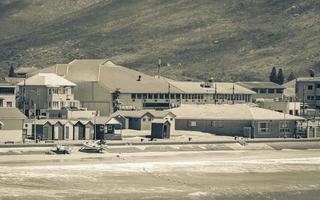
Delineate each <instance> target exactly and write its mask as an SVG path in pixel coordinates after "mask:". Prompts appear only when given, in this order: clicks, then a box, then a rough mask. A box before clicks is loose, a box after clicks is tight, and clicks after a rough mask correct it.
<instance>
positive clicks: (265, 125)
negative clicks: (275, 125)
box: [259, 122, 270, 133]
mask: <svg viewBox="0 0 320 200" xmlns="http://www.w3.org/2000/svg"><path fill="white" fill-rule="evenodd" d="M269 132H270V123H269V122H259V133H269Z"/></svg>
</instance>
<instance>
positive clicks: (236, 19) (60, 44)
mask: <svg viewBox="0 0 320 200" xmlns="http://www.w3.org/2000/svg"><path fill="white" fill-rule="evenodd" d="M319 13H320V1H319V0H242V1H235V0H199V1H194V0H170V1H169V0H141V1H136V0H113V1H111V0H54V1H42V0H1V1H0V66H1V70H2V72H1V73H7V72H8V70H9V66H10V65H13V66H30V65H33V66H38V67H45V66H48V65H51V64H54V63H67V62H69V61H71V60H73V59H75V58H79V59H80V58H109V59H111V60H113V61H114V62H116V63H118V64H121V65H124V66H128V67H131V68H135V69H138V70H141V71H144V72H147V73H149V74H155V73H156V66H157V62H158V58H159V57H161V59H162V63H164V64H167V63H169V65H168V66H167V65H166V66H165V67H162V70H161V71H162V74H163V75H166V76H169V77H171V78H179V79H189V78H192V79H204V78H208V77H211V76H212V77H214V79H215V80H268V76H269V74H270V71H271V68H272V67H273V66H276V67H277V68H282V69H283V70H284V74H285V75H286V76H287V75H289V74H290V73H291V72H295V74H296V76H300V75H307V70H308V69H313V70H314V71H315V72H316V73H317V72H319V71H320V52H319V47H320V34H319V32H320V25H319V24H320V15H319Z"/></svg>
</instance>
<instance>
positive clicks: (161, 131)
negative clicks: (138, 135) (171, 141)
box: [151, 119, 171, 139]
mask: <svg viewBox="0 0 320 200" xmlns="http://www.w3.org/2000/svg"><path fill="white" fill-rule="evenodd" d="M170 126H171V124H170V122H169V121H168V120H167V119H154V120H152V125H151V138H159V139H165V138H170V134H171V127H170Z"/></svg>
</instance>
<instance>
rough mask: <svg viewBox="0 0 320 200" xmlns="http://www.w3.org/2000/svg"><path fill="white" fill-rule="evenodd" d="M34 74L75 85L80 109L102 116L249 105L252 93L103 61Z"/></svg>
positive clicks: (60, 66)
mask: <svg viewBox="0 0 320 200" xmlns="http://www.w3.org/2000/svg"><path fill="white" fill-rule="evenodd" d="M36 73H56V74H58V75H60V76H62V77H64V78H65V79H67V80H69V81H71V82H73V83H76V84H77V87H75V89H74V94H75V98H76V99H78V100H79V101H80V102H81V105H82V107H86V108H88V109H89V110H99V111H100V115H103V116H109V115H110V114H112V113H113V112H115V111H117V110H142V109H147V110H149V109H169V108H172V107H175V106H178V105H179V104H181V103H182V102H183V103H212V102H216V101H218V102H221V103H225V102H235V101H236V102H238V101H239V102H250V101H251V96H252V94H255V92H253V91H250V90H248V89H246V88H244V87H242V86H239V85H237V84H233V83H212V81H211V82H209V81H208V83H201V82H179V81H172V80H170V79H166V78H161V77H153V76H149V75H146V74H144V73H141V72H139V71H135V70H132V69H129V68H126V67H122V66H119V65H116V64H114V63H113V62H111V61H110V60H105V59H101V60H98V59H97V60H74V61H72V62H70V63H68V64H57V65H53V66H51V67H47V68H44V69H42V70H39V71H37V72H36ZM84 74H85V76H84ZM185 85H187V86H185Z"/></svg>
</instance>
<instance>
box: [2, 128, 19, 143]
mask: <svg viewBox="0 0 320 200" xmlns="http://www.w3.org/2000/svg"><path fill="white" fill-rule="evenodd" d="M8 141H13V142H22V130H0V143H4V142H8Z"/></svg>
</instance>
